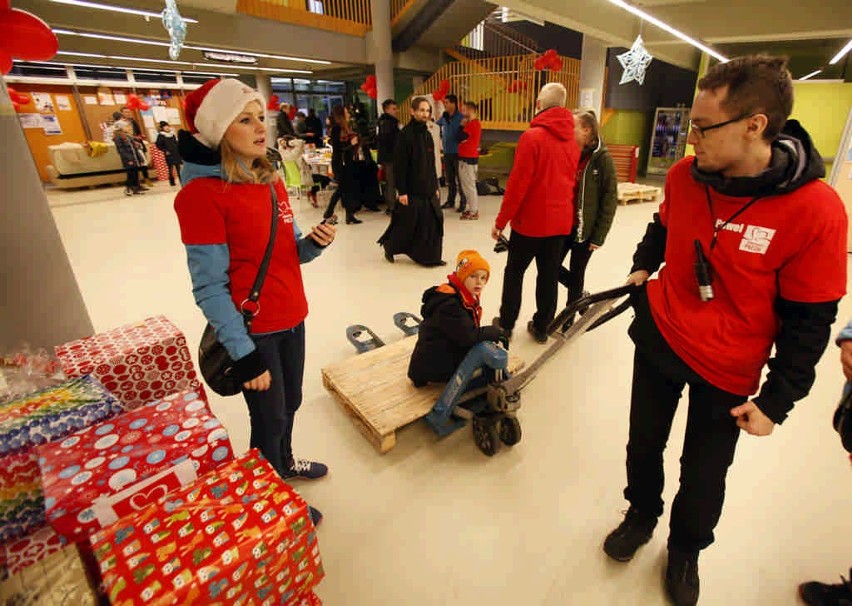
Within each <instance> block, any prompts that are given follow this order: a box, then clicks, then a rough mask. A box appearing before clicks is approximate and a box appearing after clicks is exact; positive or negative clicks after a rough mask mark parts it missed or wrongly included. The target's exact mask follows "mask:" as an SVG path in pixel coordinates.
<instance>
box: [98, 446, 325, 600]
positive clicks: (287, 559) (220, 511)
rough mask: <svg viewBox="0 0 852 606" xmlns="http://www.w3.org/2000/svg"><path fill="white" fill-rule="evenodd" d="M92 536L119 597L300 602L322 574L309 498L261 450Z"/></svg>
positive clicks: (106, 583) (107, 585)
mask: <svg viewBox="0 0 852 606" xmlns="http://www.w3.org/2000/svg"><path fill="white" fill-rule="evenodd" d="M91 542H92V549H93V551H94V555H95V558H96V560H97V562H98V566H99V568H100V571H101V576H102V579H103V587H104V589H105V592H106V594H107V595H108V596H109V599H110V603H111V604H114V605H122V606H129V605H135V604H146V605H157V606H160V605H166V604H181V605H190V604H196V605H201V604H204V605H205V606H216V605H220V606H225V605H228V606H231V605H248V604H257V605H261V604H263V605H266V604H286V605H288V606H296V605H299V604H301V603H302V601H303V600H304V599H308V600H309V599H310V597H309V596H310V594H311V592H312V591H313V588H314V587H315V586H316V585H317V583H319V581H320V580H321V579H322V577H323V569H322V562H321V559H320V554H319V546H318V544H317V539H316V532H315V530H314V527H313V524H312V523H311V521H310V517H309V516H308V508H307V505H306V504H305V502H304V501H303V500H302V498H301V497H300V496H299V495H298V494H296V493H295V492H294V491H293V489H292V488H291V487H290V486H288V485H287V484H286V483H284V481H283V480H281V478H280V477H279V476H278V474H277V473H276V472H275V471H274V470H273V468H272V466H270V465H269V463H267V462H266V461H265V460H264V459H263V458H262V457H261V455H260V454H259V453H258V451H257V450H251V451H249V452H248V453H247V454H246V455H244V456H242V457H240V458H239V459H236V460H234V461H232V462H231V463H229V464H228V465H225V466H223V467H220V468H218V469H217V470H215V471H212V472H209V473H207V474H206V475H204V476H202V477H200V478H199V479H198V480H197V481H196V482H193V483H192V484H190V485H189V486H186V487H184V488H181V489H179V490H177V491H175V492H173V493H171V494H170V495H169V496H168V497H167V498H166V500H165V501H163V502H162V503H161V504H159V505H155V506H151V507H148V508H147V509H145V510H144V511H142V512H140V513H137V514H134V515H131V516H129V517H126V518H123V519H121V520H120V521H119V522H118V523H116V524H114V525H113V526H110V527H109V528H106V529H104V530H101V531H98V532H97V533H95V535H93V536H92V539H91Z"/></svg>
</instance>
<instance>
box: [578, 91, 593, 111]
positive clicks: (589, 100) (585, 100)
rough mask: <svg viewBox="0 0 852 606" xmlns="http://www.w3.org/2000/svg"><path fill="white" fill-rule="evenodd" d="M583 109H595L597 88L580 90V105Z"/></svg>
mask: <svg viewBox="0 0 852 606" xmlns="http://www.w3.org/2000/svg"><path fill="white" fill-rule="evenodd" d="M579 107H580V108H581V109H594V107H595V89H593V88H583V89H581V90H580V105H579Z"/></svg>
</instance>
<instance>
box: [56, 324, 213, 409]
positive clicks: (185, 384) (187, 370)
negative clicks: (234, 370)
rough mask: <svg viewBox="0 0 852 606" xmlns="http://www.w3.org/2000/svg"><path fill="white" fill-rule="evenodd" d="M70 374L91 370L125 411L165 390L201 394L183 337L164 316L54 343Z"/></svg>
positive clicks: (161, 395)
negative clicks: (62, 342)
mask: <svg viewBox="0 0 852 606" xmlns="http://www.w3.org/2000/svg"><path fill="white" fill-rule="evenodd" d="M56 356H57V357H58V358H59V362H60V363H61V364H62V370H63V371H64V372H65V374H66V375H68V376H69V377H77V376H80V375H84V374H88V373H91V374H93V375H94V376H95V377H97V378H98V379H99V380H100V381H101V383H103V384H104V385H105V386H106V388H107V389H109V390H110V391H111V392H112V393H114V394H115V395H116V396H117V397H118V399H120V400H121V401H122V402H123V403H124V405H125V406H126V407H127V408H128V409H134V408H138V407H139V406H142V405H143V404H147V403H148V402H151V401H153V400H159V399H160V398H163V397H165V396H166V395H168V394H172V393H176V392H179V391H185V390H193V391H198V392H199V393H201V394H203V393H204V392H203V387H202V386H201V383H200V382H199V381H198V376H197V375H196V373H195V367H194V366H193V364H192V358H191V357H190V355H189V349H187V346H186V337H184V336H183V333H182V332H181V331H180V330H178V328H177V326H175V325H174V324H172V323H171V322H170V321H169V320H168V319H166V317H165V316H156V317H153V318H148V319H146V320H144V321H143V322H139V323H137V324H129V325H127V326H122V327H121V328H116V329H114V330H111V331H109V332H104V333H101V334H97V335H94V336H92V337H88V338H86V339H80V340H79V341H72V342H70V343H66V344H65V345H59V346H57V347H56Z"/></svg>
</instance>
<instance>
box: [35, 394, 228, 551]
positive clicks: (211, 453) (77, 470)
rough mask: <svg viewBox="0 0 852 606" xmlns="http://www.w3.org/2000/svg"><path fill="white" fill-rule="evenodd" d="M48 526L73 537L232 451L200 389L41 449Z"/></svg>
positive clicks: (208, 467)
mask: <svg viewBox="0 0 852 606" xmlns="http://www.w3.org/2000/svg"><path fill="white" fill-rule="evenodd" d="M37 453H38V464H39V466H40V468H41V475H42V483H43V486H44V495H45V511H46V513H47V520H48V522H49V523H50V525H51V526H52V527H53V528H54V529H55V530H56V532H57V533H59V534H60V535H61V536H63V537H65V538H67V539H68V540H69V541H75V542H76V541H80V540H82V539H86V538H88V536H89V535H91V534H92V533H93V532H94V531H96V530H98V529H99V528H102V527H105V526H108V525H109V524H112V523H114V522H116V521H118V519H120V518H121V517H124V516H125V515H129V514H132V513H134V512H137V511H141V510H143V509H145V508H146V507H147V506H148V505H150V504H152V503H156V502H158V501H159V500H160V499H162V498H163V497H165V496H166V494H168V493H169V492H171V491H172V490H175V489H177V488H180V487H181V486H184V485H186V484H188V483H190V482H192V481H194V480H195V479H196V477H197V476H198V475H200V474H203V473H206V472H208V471H210V470H211V469H214V468H215V467H218V466H219V465H222V464H224V463H226V462H228V461H230V460H231V459H233V458H234V455H233V451H232V450H231V443H230V441H229V440H228V433H227V432H226V431H225V428H224V427H222V423H221V422H219V420H218V419H217V418H216V417H215V416H213V414H212V413H211V412H210V409H209V408H208V407H207V402H206V401H205V400H204V399H203V398H202V397H201V395H200V394H199V393H198V392H194V391H187V392H182V393H178V394H173V395H171V396H168V397H166V398H164V399H162V400H157V401H155V402H150V403H148V404H146V405H145V406H142V407H140V408H137V409H136V410H133V411H131V412H128V413H126V414H123V415H121V416H118V417H116V418H114V419H110V420H109V421H105V422H103V423H100V424H98V425H94V426H92V427H87V428H86V429H83V430H81V431H78V432H76V433H74V434H72V435H70V436H68V437H67V438H65V439H64V440H62V441H60V442H54V443H52V444H45V445H44V446H40V447H39V448H38V449H37Z"/></svg>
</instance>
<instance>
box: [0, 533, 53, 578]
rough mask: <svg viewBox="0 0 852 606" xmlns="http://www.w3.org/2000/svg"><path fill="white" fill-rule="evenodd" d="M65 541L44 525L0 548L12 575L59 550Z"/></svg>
mask: <svg viewBox="0 0 852 606" xmlns="http://www.w3.org/2000/svg"><path fill="white" fill-rule="evenodd" d="M65 543H66V542H65V540H64V539H63V538H62V537H60V536H59V535H58V534H56V533H55V532H53V529H52V528H51V527H50V526H45V527H44V528H42V529H41V530H38V531H37V532H34V533H33V534H31V535H28V536H26V537H23V538H20V539H15V540H14V541H9V542H8V543H5V544H3V545H2V546H0V549H2V550H3V557H5V558H6V569H7V570H8V571H9V574H10V575H14V574H18V573H19V572H21V571H22V570H24V569H25V568H29V567H30V566H32V565H33V564H37V563H38V562H40V561H41V560H43V559H44V558H46V557H47V556H49V555H50V554H52V553H56V552H57V551H59V550H61V549H62V548H63V547H64V546H65Z"/></svg>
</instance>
